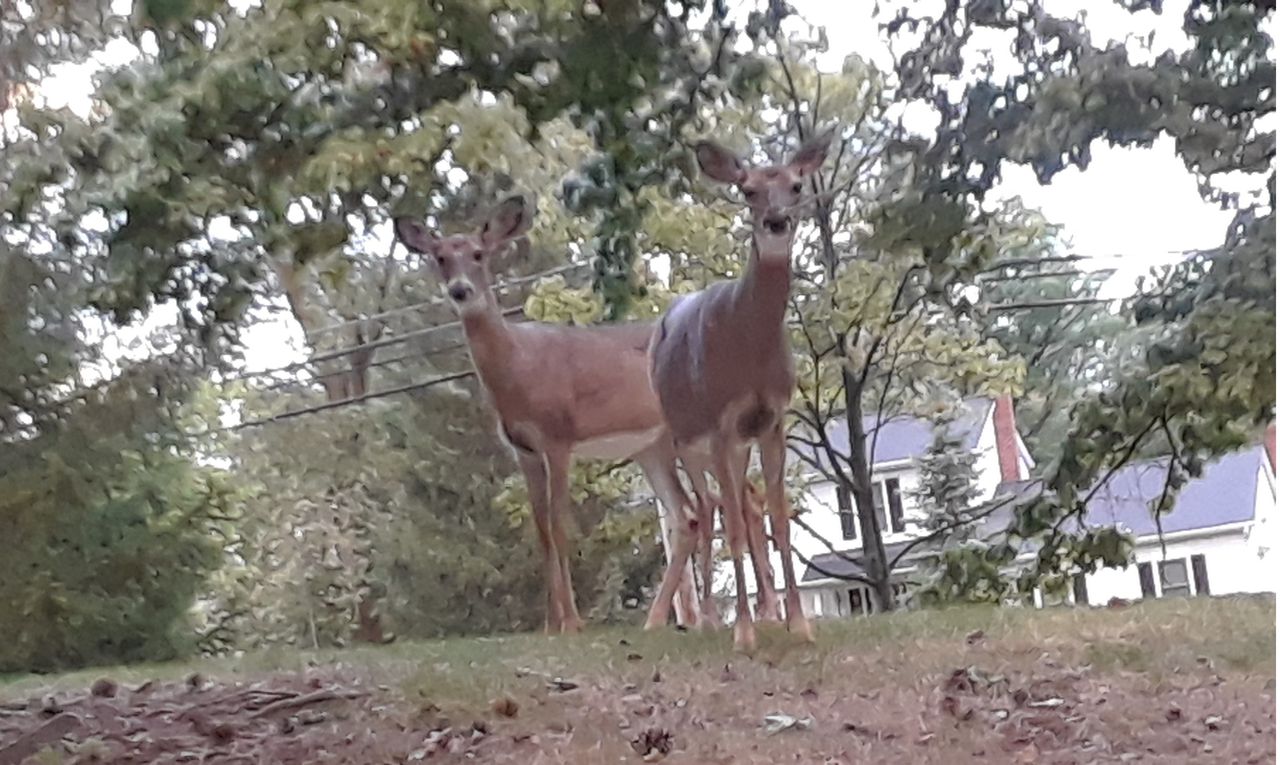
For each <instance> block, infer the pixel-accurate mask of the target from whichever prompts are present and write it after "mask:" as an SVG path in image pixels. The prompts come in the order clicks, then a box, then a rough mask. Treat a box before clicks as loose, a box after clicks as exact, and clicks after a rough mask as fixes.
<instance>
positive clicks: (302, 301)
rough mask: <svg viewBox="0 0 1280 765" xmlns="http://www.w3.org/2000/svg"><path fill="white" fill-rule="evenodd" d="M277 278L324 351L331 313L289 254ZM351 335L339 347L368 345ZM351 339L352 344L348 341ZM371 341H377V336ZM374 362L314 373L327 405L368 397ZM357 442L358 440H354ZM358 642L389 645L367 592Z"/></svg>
mask: <svg viewBox="0 0 1280 765" xmlns="http://www.w3.org/2000/svg"><path fill="white" fill-rule="evenodd" d="M275 266H276V269H275V270H276V276H277V277H278V278H279V280H280V287H281V289H282V290H283V291H284V294H285V299H286V300H287V301H288V303H289V310H290V312H291V313H293V318H294V319H296V320H297V322H298V324H299V325H300V326H301V327H302V333H303V335H304V336H305V337H306V340H307V346H308V347H309V348H310V349H311V350H312V351H313V352H314V351H319V350H321V347H320V346H321V345H323V343H322V342H321V339H322V338H323V336H324V335H325V332H324V330H323V327H324V326H325V325H326V324H327V323H329V322H331V321H332V318H331V317H330V316H329V312H328V311H325V310H324V309H323V308H319V307H317V306H316V305H315V302H316V301H314V300H312V299H311V296H309V295H308V294H307V289H306V286H305V285H304V284H303V282H302V279H301V278H300V275H299V273H298V269H297V267H296V266H295V265H294V263H293V258H292V254H291V253H286V254H285V255H284V256H283V257H279V258H277V259H276V261H275ZM353 326H354V329H353V330H352V331H351V332H350V333H346V332H343V333H340V334H339V335H338V338H339V339H338V341H337V345H341V344H342V343H343V342H344V341H346V342H350V343H351V344H350V345H349V346H347V347H358V346H363V345H365V344H366V342H368V340H366V338H365V334H364V332H363V331H362V329H361V328H360V325H359V324H356V325H353ZM348 338H349V340H348ZM372 339H375V340H376V339H377V335H376V334H375V336H374V337H373V338H372ZM372 361H373V351H371V350H369V349H368V348H359V350H356V351H353V352H352V353H350V354H347V355H346V356H344V357H341V358H338V359H335V360H333V361H331V362H329V363H328V364H327V365H326V366H325V368H324V369H314V370H313V373H314V374H315V375H316V376H317V377H318V379H319V382H320V384H321V385H322V386H324V397H325V401H327V402H330V403H334V402H339V401H347V400H349V399H353V398H360V397H363V396H364V395H365V394H366V393H368V386H369V365H370V363H371V362H372ZM353 438H355V436H353ZM355 621H356V630H355V635H354V637H355V639H356V640H358V641H361V642H365V643H375V644H381V643H385V642H386V630H385V629H384V628H383V625H382V617H381V615H380V614H379V613H378V606H377V599H376V598H375V597H374V596H373V595H372V594H370V593H369V592H368V588H367V587H366V588H365V592H364V593H362V594H361V595H360V599H359V601H358V602H357V604H356V612H355Z"/></svg>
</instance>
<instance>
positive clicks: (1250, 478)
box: [802, 444, 1267, 582]
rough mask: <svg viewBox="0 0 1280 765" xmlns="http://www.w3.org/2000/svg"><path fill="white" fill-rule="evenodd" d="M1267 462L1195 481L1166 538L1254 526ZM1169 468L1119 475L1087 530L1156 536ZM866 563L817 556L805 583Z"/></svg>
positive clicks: (1166, 521) (1100, 498)
mask: <svg viewBox="0 0 1280 765" xmlns="http://www.w3.org/2000/svg"><path fill="white" fill-rule="evenodd" d="M1266 459H1267V457H1266V453H1265V451H1264V448H1263V446H1262V445H1261V444H1259V445H1256V446H1253V447H1250V448H1248V449H1243V450H1241V451H1237V452H1232V453H1231V454H1227V455H1225V456H1223V457H1220V458H1218V459H1216V460H1214V461H1212V462H1210V463H1208V464H1206V465H1205V467H1204V472H1203V473H1201V475H1200V477H1199V478H1193V479H1191V480H1190V481H1188V482H1187V484H1186V486H1184V487H1182V490H1181V491H1180V492H1179V493H1178V496H1177V498H1176V499H1175V500H1174V505H1173V510H1172V511H1171V512H1169V513H1167V514H1165V515H1163V516H1162V517H1161V524H1160V525H1161V529H1162V530H1163V533H1165V534H1172V533H1177V532H1187V531H1199V530H1207V529H1212V528H1214V527H1217V526H1226V525H1231V524H1236V523H1245V522H1248V521H1252V520H1253V519H1254V513H1255V510H1256V504H1257V501H1256V497H1257V490H1258V480H1259V467H1260V466H1261V464H1262V463H1263V461H1264V460H1266ZM1168 464H1169V463H1168V458H1159V459H1154V460H1144V461H1142V462H1136V463H1134V464H1132V465H1128V466H1126V467H1124V468H1121V469H1120V470H1118V471H1116V473H1115V475H1113V476H1111V478H1110V480H1108V481H1107V483H1106V484H1105V485H1104V486H1103V487H1102V488H1101V489H1099V490H1098V491H1097V492H1095V493H1094V496H1093V498H1092V499H1090V500H1089V506H1088V508H1087V510H1086V513H1085V524H1086V525H1088V526H1090V527H1094V528H1097V527H1104V526H1119V527H1120V528H1121V529H1122V530H1124V531H1125V532H1127V533H1129V534H1132V535H1134V536H1135V537H1145V536H1152V535H1154V534H1156V533H1157V528H1156V522H1155V518H1154V517H1153V516H1152V514H1151V503H1152V502H1153V501H1154V500H1156V499H1158V498H1159V496H1160V492H1161V491H1162V490H1163V489H1164V485H1165V478H1166V470H1167V468H1168ZM1038 489H1039V482H1038V481H1010V482H1006V483H1003V484H1001V485H1000V487H999V488H998V489H997V490H996V496H997V497H1000V496H1002V495H1005V496H1007V495H1009V494H1019V495H1025V496H1027V497H1030V496H1031V495H1033V494H1034V493H1035V492H1036V491H1038ZM1012 511H1013V503H1010V504H1009V505H1007V506H1005V507H1003V508H1001V509H1000V510H998V511H997V512H995V513H993V514H992V515H990V516H988V517H987V518H986V519H985V520H984V521H983V522H982V524H981V526H980V528H979V529H978V533H977V535H978V536H979V537H984V536H989V535H990V534H991V533H994V532H998V531H1002V530H1003V529H1004V528H1007V526H1008V522H1009V520H1010V517H1011V514H1012ZM905 544H906V543H905V542H902V543H897V544H892V545H885V553H886V554H887V555H888V557H889V558H890V559H892V558H893V557H894V556H895V555H897V554H898V552H899V551H901V550H902V548H903V547H904V546H905ZM929 549H930V548H929V546H927V545H923V544H922V545H920V546H919V547H918V548H917V549H916V550H913V551H912V555H909V556H908V557H907V559H906V560H905V561H903V565H910V562H911V560H912V559H913V558H914V557H916V555H915V553H917V552H918V553H920V554H924V553H925V552H927V551H928V550H929ZM846 557H847V558H852V559H853V561H850V560H847V559H846ZM861 561H862V551H861V549H858V550H853V551H850V552H845V553H842V554H840V553H826V554H823V555H817V556H814V558H813V559H812V561H811V562H810V565H808V566H807V567H806V568H805V572H804V576H803V578H802V581H805V582H812V581H817V580H820V579H827V578H830V576H831V575H835V576H837V577H839V576H850V575H865V572H864V570H863V569H862V566H861ZM818 569H821V570H822V571H819V570H818ZM824 572H826V573H824Z"/></svg>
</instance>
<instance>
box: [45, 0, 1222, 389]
mask: <svg viewBox="0 0 1280 765" xmlns="http://www.w3.org/2000/svg"><path fill="white" fill-rule="evenodd" d="M120 2H122V3H126V4H127V0H120ZM791 4H792V5H793V7H794V8H795V9H796V11H797V12H798V13H799V14H800V16H801V17H803V18H804V19H805V20H806V21H807V22H809V23H812V24H814V25H817V26H825V27H826V29H827V36H828V40H829V44H830V47H829V50H828V51H826V52H825V53H823V54H821V57H820V59H819V66H820V68H822V69H823V70H825V71H829V72H835V71H838V70H839V69H840V65H841V63H842V62H843V60H844V59H845V57H846V56H848V55H849V54H850V53H856V54H857V55H859V56H861V57H863V58H865V59H869V60H871V61H872V62H874V63H876V64H877V65H879V66H881V67H883V68H889V67H890V66H891V64H892V60H893V59H892V54H891V51H890V49H889V47H888V44H887V42H886V41H885V40H884V39H883V38H882V36H881V33H880V30H879V28H878V24H877V22H876V21H875V20H874V19H873V17H872V8H873V7H874V5H875V2H874V0H791ZM1045 5H1046V8H1047V10H1048V11H1049V12H1050V13H1052V14H1054V15H1059V16H1075V15H1077V14H1080V13H1085V14H1087V15H1086V23H1087V25H1088V28H1089V30H1090V33H1091V34H1092V35H1093V37H1094V40H1095V42H1102V41H1104V40H1124V39H1126V37H1127V36H1129V35H1130V34H1134V33H1138V32H1140V31H1141V32H1142V33H1145V32H1146V31H1147V30H1150V29H1152V28H1153V27H1154V28H1155V30H1156V34H1155V38H1154V40H1155V45H1154V49H1155V50H1157V51H1160V50H1164V49H1166V48H1173V49H1174V50H1182V49H1184V48H1185V47H1186V46H1187V45H1188V41H1187V38H1186V36H1185V35H1184V34H1183V33H1182V31H1181V28H1180V27H1181V18H1180V15H1179V14H1177V13H1169V14H1163V15H1157V14H1154V13H1152V12H1151V11H1142V12H1139V13H1137V14H1130V13H1128V12H1127V11H1125V10H1123V9H1122V8H1120V7H1119V5H1118V4H1117V3H1114V2H1102V1H1100V0H1046V2H1045ZM746 7H748V5H747V4H746V3H745V2H740V3H739V5H738V8H739V9H740V10H742V9H745V8H746ZM789 23H791V24H792V25H793V27H794V28H797V29H798V28H800V27H802V26H803V25H802V24H801V23H800V22H798V21H792V22H789ZM970 45H971V46H973V47H974V48H986V49H989V50H990V51H991V52H992V57H993V61H994V63H995V66H996V72H997V74H999V73H1000V72H1001V68H1002V67H1008V66H1010V65H1011V63H1012V61H1013V58H1012V55H1011V53H1010V52H1009V43H1008V40H1005V39H1002V38H1000V37H999V35H997V34H993V35H988V36H987V37H984V38H979V39H975V40H974V41H973V42H971V43H970ZM134 55H136V51H135V50H134V49H133V48H132V47H131V46H129V45H128V44H124V43H120V44H118V45H115V46H110V47H109V48H108V49H107V50H105V51H103V52H102V53H101V54H100V55H99V56H98V61H99V62H100V63H101V64H105V65H113V64H121V63H124V62H126V61H128V60H129V59H131V58H132V57H133V56H134ZM1138 55H1142V54H1138ZM92 74H93V67H92V66H79V67H64V68H63V69H62V70H60V71H59V72H58V73H57V74H56V76H55V77H53V78H51V81H50V82H49V83H48V85H47V87H46V88H44V89H43V92H44V95H45V97H46V98H48V99H49V102H50V105H53V106H61V105H67V106H70V107H71V108H73V109H75V110H76V111H79V112H82V113H87V111H88V108H89V93H90V92H91V89H92ZM913 117H914V118H916V119H921V120H924V121H925V122H926V123H927V122H928V120H929V118H930V116H929V114H928V113H927V111H926V112H924V113H922V114H916V115H913ZM922 127H927V125H922ZM1092 154H1093V161H1092V163H1091V164H1090V166H1089V168H1088V169H1087V170H1084V171H1081V170H1079V169H1077V168H1074V167H1072V168H1069V169H1067V170H1064V171H1062V172H1060V173H1059V174H1058V175H1056V176H1055V177H1054V179H1053V182H1052V183H1051V184H1049V185H1041V184H1040V183H1039V182H1038V181H1037V180H1036V178H1035V176H1034V174H1033V172H1032V171H1031V170H1030V169H1029V168H1023V167H1016V166H1006V167H1005V168H1003V180H1002V182H1001V183H1000V184H999V185H998V186H997V188H996V189H995V191H994V196H995V198H996V199H997V200H999V199H1008V198H1014V197H1021V198H1022V200H1023V201H1024V203H1025V204H1026V205H1027V206H1028V207H1030V208H1036V209H1039V210H1040V211H1041V212H1043V213H1044V215H1045V216H1046V218H1047V219H1048V220H1049V221H1050V222H1052V223H1055V224H1058V225H1059V226H1061V227H1062V231H1063V233H1064V236H1065V240H1066V242H1067V244H1068V246H1069V249H1070V251H1071V252H1072V253H1073V254H1077V255H1083V256H1086V257H1089V258H1093V259H1094V260H1090V261H1086V262H1084V263H1082V267H1083V268H1113V269H1116V271H1115V274H1114V276H1113V277H1112V278H1111V279H1110V280H1109V281H1108V283H1107V285H1106V287H1104V291H1103V295H1104V296H1105V297H1115V296H1119V295H1125V294H1129V293H1131V292H1132V290H1133V285H1134V282H1135V280H1136V278H1137V277H1138V276H1140V275H1141V274H1144V273H1146V272H1147V271H1148V270H1149V269H1150V268H1151V267H1152V266H1155V265H1159V264H1162V263H1168V262H1171V261H1173V260H1176V259H1177V258H1178V257H1179V256H1180V253H1183V252H1185V251H1187V250H1191V249H1199V248H1208V247H1213V246H1216V245H1217V244H1219V243H1220V242H1221V240H1222V236H1223V232H1224V230H1225V228H1226V225H1227V223H1228V222H1229V220H1230V215H1231V214H1230V213H1229V212H1227V211H1223V210H1221V209H1218V208H1217V207H1215V206H1213V205H1210V204H1208V203H1206V202H1205V201H1204V200H1203V199H1202V198H1201V197H1200V194H1199V192H1198V190H1197V186H1196V181H1195V178H1194V177H1193V176H1192V175H1191V174H1190V173H1188V172H1187V171H1186V169H1185V168H1184V167H1183V165H1182V162H1181V161H1180V160H1179V159H1178V157H1177V156H1176V154H1175V152H1174V145H1173V141H1172V139H1169V138H1167V137H1165V138H1161V139H1160V140H1157V141H1156V142H1155V144H1154V145H1153V146H1152V147H1151V148H1145V149H1143V148H1135V149H1124V148H1115V147H1110V146H1107V145H1105V144H1103V143H1100V142H1099V143H1097V144H1095V146H1094V147H1093V152H1092ZM386 238H387V239H388V241H387V246H390V241H389V239H390V237H389V232H387V234H386ZM164 313H165V312H161V313H160V314H159V315H157V316H154V317H152V320H153V321H154V322H156V323H162V322H164V321H165V320H166V318H167V317H166V316H165V315H164ZM170 315H171V314H170ZM147 323H148V324H151V323H152V321H148V322H147ZM132 334H133V333H125V337H122V338H121V340H120V342H121V343H122V347H123V345H127V344H128V343H129V342H130V338H129V337H128V335H132ZM304 354H305V344H304V342H303V339H302V335H301V332H300V330H299V328H298V327H297V326H296V324H295V323H294V322H293V321H292V319H289V318H282V319H280V320H278V321H277V322H274V323H272V324H268V325H259V326H256V327H254V328H253V329H252V330H251V331H250V332H249V333H248V334H247V335H246V348H245V356H246V358H245V361H246V365H247V367H248V368H249V369H250V370H259V369H269V368H272V367H275V366H279V365H282V364H285V363H289V362H292V361H296V360H300V359H301V358H302V357H303V356H304Z"/></svg>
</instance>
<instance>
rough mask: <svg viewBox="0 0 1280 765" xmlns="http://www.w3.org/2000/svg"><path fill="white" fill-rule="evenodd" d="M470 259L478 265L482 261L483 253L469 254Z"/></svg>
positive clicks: (478, 251)
mask: <svg viewBox="0 0 1280 765" xmlns="http://www.w3.org/2000/svg"><path fill="white" fill-rule="evenodd" d="M471 258H472V259H473V260H475V262H477V263H479V262H480V261H482V260H484V253H483V252H481V251H480V250H476V251H475V252H474V253H472V254H471Z"/></svg>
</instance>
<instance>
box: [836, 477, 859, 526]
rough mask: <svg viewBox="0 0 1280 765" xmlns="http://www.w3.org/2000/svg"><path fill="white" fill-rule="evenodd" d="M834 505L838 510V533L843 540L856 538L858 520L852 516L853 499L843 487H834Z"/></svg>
mask: <svg viewBox="0 0 1280 765" xmlns="http://www.w3.org/2000/svg"><path fill="white" fill-rule="evenodd" d="M836 504H837V505H838V506H839V508H840V533H841V535H843V536H844V538H845V539H857V538H858V519H857V517H855V516H854V514H853V498H852V497H850V496H849V490H848V489H846V488H845V487H843V486H837V487H836Z"/></svg>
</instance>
